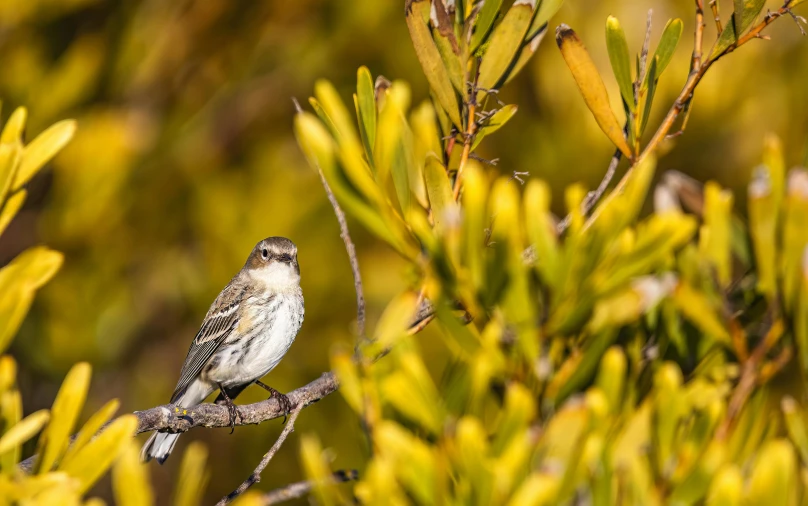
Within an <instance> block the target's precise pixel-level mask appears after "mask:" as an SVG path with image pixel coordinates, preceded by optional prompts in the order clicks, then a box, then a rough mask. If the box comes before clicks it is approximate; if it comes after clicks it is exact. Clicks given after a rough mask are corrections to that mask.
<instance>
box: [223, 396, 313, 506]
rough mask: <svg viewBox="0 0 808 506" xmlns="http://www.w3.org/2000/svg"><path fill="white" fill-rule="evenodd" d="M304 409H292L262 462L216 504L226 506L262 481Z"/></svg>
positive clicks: (299, 407)
mask: <svg viewBox="0 0 808 506" xmlns="http://www.w3.org/2000/svg"><path fill="white" fill-rule="evenodd" d="M302 410H303V405H302V404H301V405H299V406H297V407H296V408H295V409H294V410H293V411H292V414H291V415H290V416H289V421H288V422H287V423H286V427H284V428H283V431H282V432H281V435H280V436H278V439H277V440H276V441H275V444H273V445H272V448H270V449H269V451H268V452H266V453H265V454H264V457H263V458H262V459H261V462H259V463H258V466H256V468H255V470H254V471H253V472H252V474H251V475H250V476H249V477H247V479H246V480H244V481H243V482H242V483H241V485H239V486H238V488H236V489H235V490H234V491H232V492H230V493H229V494H228V495H227V496H226V497H222V499H221V500H220V501H219V502H218V503H216V506H224V505H225V504H227V503H229V502H230V501H232V500H233V499H235V498H236V497H238V496H240V495H241V494H243V493H244V492H246V491H247V489H248V488H250V487H252V486H253V485H254V484H256V483H258V482H259V481H261V473H263V472H264V469H266V467H267V465H268V464H269V461H270V460H272V457H274V456H275V454H276V453H278V450H280V449H281V446H283V443H284V442H285V441H286V438H287V437H289V434H291V433H292V432H294V430H295V421H296V420H297V415H299V414H300V412H301V411H302Z"/></svg>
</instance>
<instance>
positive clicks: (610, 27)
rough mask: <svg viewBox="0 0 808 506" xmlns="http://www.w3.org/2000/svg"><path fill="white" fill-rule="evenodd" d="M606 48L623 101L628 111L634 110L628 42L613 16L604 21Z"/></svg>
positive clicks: (632, 80)
mask: <svg viewBox="0 0 808 506" xmlns="http://www.w3.org/2000/svg"><path fill="white" fill-rule="evenodd" d="M606 48H607V49H608V51H609V61H611V62H612V71H613V72H614V77H615V79H617V85H618V86H619V87H620V93H621V94H622V95H623V101H624V102H625V103H626V104H627V105H628V107H629V110H634V109H635V107H636V105H635V102H634V85H633V83H634V79H633V78H632V77H631V64H630V63H629V53H628V42H627V41H626V33H625V32H624V31H623V27H622V26H620V21H618V20H617V18H616V17H614V16H609V17H608V18H607V19H606Z"/></svg>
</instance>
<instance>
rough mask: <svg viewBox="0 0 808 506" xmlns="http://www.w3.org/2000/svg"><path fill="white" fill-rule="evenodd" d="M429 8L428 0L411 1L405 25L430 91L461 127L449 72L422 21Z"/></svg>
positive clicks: (427, 28) (457, 125)
mask: <svg viewBox="0 0 808 506" xmlns="http://www.w3.org/2000/svg"><path fill="white" fill-rule="evenodd" d="M429 9H430V2H429V1H425V0H419V1H415V2H413V3H412V4H411V6H410V10H409V11H408V12H407V13H406V18H407V27H408V28H409V30H410V37H411V38H412V43H413V46H414V47H415V54H416V56H418V61H420V62H421V67H423V69H424V75H425V76H426V79H427V81H428V82H429V86H430V87H431V88H432V91H433V92H434V93H435V96H436V97H437V99H438V103H439V104H440V106H441V107H442V108H443V110H444V111H446V113H447V114H448V115H449V118H450V119H451V120H452V123H454V125H455V126H456V127H458V128H461V129H462V128H463V124H462V122H461V121H460V109H459V107H458V103H457V99H456V98H455V91H454V88H453V86H452V82H451V80H450V79H449V73H448V71H447V70H446V67H445V66H444V64H443V60H442V59H441V57H440V52H439V51H438V48H437V47H436V46H435V42H434V41H433V40H432V33H431V32H430V30H429V27H428V26H427V24H426V22H425V21H424V19H425V18H424V14H427V18H428V13H429Z"/></svg>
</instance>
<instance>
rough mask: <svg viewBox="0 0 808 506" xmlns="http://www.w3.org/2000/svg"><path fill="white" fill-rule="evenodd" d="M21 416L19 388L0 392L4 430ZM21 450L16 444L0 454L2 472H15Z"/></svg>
mask: <svg viewBox="0 0 808 506" xmlns="http://www.w3.org/2000/svg"><path fill="white" fill-rule="evenodd" d="M9 358H10V357H9ZM21 418H22V398H21V397H20V392H19V390H16V389H15V390H6V391H4V392H2V393H0V423H1V424H2V427H3V428H4V429H5V432H8V431H9V430H10V429H11V428H12V427H14V426H15V425H16V424H17V423H19V421H20V419H21ZM21 452H22V448H21V447H20V446H19V445H18V446H15V447H14V448H13V449H12V450H10V451H7V452H6V453H3V454H0V470H2V472H3V474H5V475H10V474H13V473H14V472H16V470H17V463H18V462H19V461H20V454H21ZM0 480H2V475H0Z"/></svg>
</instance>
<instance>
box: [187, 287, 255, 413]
mask: <svg viewBox="0 0 808 506" xmlns="http://www.w3.org/2000/svg"><path fill="white" fill-rule="evenodd" d="M244 292H245V291H244V290H243V289H241V288H240V287H236V286H228V287H227V288H225V289H224V290H222V293H221V294H220V295H219V297H217V299H216V302H214V303H213V307H211V309H210V311H208V314H207V316H205V321H204V322H202V326H201V328H200V329H199V332H197V334H196V337H195V338H194V341H193V342H192V343H191V348H190V349H189V350H188V356H187V357H185V363H184V364H183V365H182V371H181V372H180V379H179V381H178V382H177V387H176V388H175V389H174V394H173V395H172V396H171V402H172V403H173V402H176V400H177V399H178V398H179V397H180V396H181V395H182V394H183V393H184V392H185V389H186V388H188V385H190V384H191V382H192V381H193V380H194V379H196V377H197V376H198V375H199V373H200V372H201V371H202V368H203V367H205V364H206V363H207V362H208V360H210V357H212V356H213V354H214V353H215V352H216V350H217V349H218V348H219V346H220V345H221V344H222V343H223V342H224V341H225V339H227V337H228V336H229V335H230V333H231V332H233V329H234V328H235V327H236V325H238V320H239V314H240V311H239V310H238V309H239V304H240V303H241V301H242V298H243V296H244Z"/></svg>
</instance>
